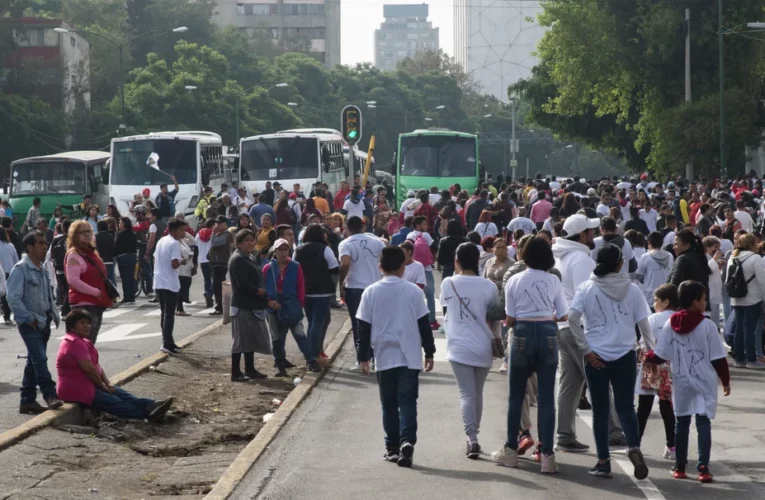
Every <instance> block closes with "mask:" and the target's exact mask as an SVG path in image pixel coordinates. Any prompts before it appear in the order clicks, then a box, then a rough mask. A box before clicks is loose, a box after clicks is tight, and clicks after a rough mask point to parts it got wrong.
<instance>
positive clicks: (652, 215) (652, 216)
mask: <svg viewBox="0 0 765 500" xmlns="http://www.w3.org/2000/svg"><path fill="white" fill-rule="evenodd" d="M640 218H641V219H643V220H644V221H645V223H646V225H647V226H648V230H649V231H650V232H654V231H656V219H658V218H659V212H657V211H656V210H653V209H651V211H650V212H646V210H645V209H644V208H641V209H640Z"/></svg>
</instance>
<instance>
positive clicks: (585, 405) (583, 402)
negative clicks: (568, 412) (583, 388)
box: [579, 398, 592, 410]
mask: <svg viewBox="0 0 765 500" xmlns="http://www.w3.org/2000/svg"><path fill="white" fill-rule="evenodd" d="M579 409H580V410H592V405H591V404H590V402H589V401H587V398H581V399H580V400H579Z"/></svg>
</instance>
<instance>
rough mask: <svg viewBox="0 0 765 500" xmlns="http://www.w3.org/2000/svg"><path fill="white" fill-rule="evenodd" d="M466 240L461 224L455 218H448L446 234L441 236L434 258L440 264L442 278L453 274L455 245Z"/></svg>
mask: <svg viewBox="0 0 765 500" xmlns="http://www.w3.org/2000/svg"><path fill="white" fill-rule="evenodd" d="M467 241H468V239H467V238H465V231H463V230H462V224H460V222H459V221H457V220H450V221H449V222H448V223H447V224H446V236H445V237H443V238H441V241H440V242H439V244H438V253H437V254H436V260H437V261H438V263H439V264H440V265H441V278H442V279H445V278H448V277H449V276H451V275H453V274H454V255H455V254H456V253H457V247H458V246H460V245H461V244H463V243H467Z"/></svg>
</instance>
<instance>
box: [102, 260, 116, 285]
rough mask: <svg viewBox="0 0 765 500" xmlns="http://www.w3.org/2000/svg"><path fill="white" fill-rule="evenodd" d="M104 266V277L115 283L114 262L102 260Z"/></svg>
mask: <svg viewBox="0 0 765 500" xmlns="http://www.w3.org/2000/svg"><path fill="white" fill-rule="evenodd" d="M104 266H106V279H108V280H109V281H111V282H112V283H115V284H116V283H117V276H116V275H115V274H114V262H104Z"/></svg>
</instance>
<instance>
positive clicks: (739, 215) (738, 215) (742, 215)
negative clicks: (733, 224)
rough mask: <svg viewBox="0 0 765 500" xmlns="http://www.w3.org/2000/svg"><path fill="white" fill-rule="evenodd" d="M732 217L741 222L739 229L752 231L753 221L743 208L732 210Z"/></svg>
mask: <svg viewBox="0 0 765 500" xmlns="http://www.w3.org/2000/svg"><path fill="white" fill-rule="evenodd" d="M733 217H734V218H735V219H736V220H737V221H739V222H740V223H741V229H743V230H744V231H746V232H747V233H751V232H752V231H754V221H753V220H752V216H751V215H749V212H747V211H745V210H736V211H735V212H733Z"/></svg>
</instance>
